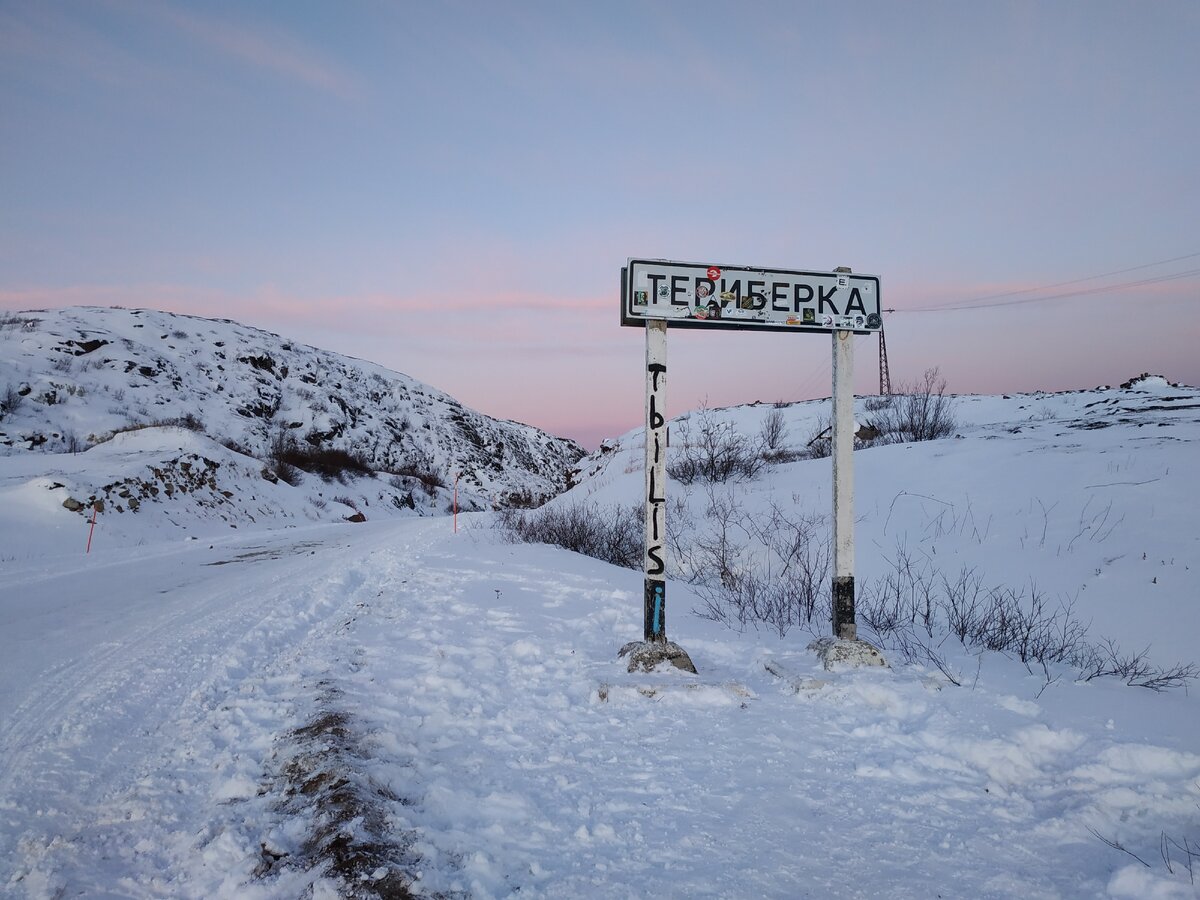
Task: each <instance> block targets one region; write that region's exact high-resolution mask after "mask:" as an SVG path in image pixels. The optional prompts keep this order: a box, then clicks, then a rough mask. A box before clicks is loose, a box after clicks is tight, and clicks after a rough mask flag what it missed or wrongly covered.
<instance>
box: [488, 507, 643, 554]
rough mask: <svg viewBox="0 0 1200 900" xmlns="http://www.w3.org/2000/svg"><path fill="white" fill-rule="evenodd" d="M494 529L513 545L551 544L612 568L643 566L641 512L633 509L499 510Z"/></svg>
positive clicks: (553, 508) (550, 508)
mask: <svg viewBox="0 0 1200 900" xmlns="http://www.w3.org/2000/svg"><path fill="white" fill-rule="evenodd" d="M497 526H498V527H499V528H500V530H501V531H502V532H503V533H504V535H505V537H506V538H507V539H508V540H510V541H512V542H514V543H523V544H552V545H554V546H556V547H562V548H563V549H564V550H572V551H574V552H575V553H582V554H584V555H585V556H591V557H593V558H595V559H600V560H603V561H604V562H609V563H612V564H613V565H617V566H623V567H624V568H627V569H636V568H638V567H639V566H640V565H641V564H642V510H641V509H640V508H638V507H636V506H600V505H599V504H595V503H577V504H574V505H572V506H544V507H542V508H541V509H536V510H517V509H505V510H501V511H500V513H499V515H498V517H497Z"/></svg>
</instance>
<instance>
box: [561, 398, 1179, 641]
mask: <svg viewBox="0 0 1200 900" xmlns="http://www.w3.org/2000/svg"><path fill="white" fill-rule="evenodd" d="M877 404H878V398H871V397H863V398H858V400H857V401H856V413H855V419H856V421H857V422H858V423H860V424H866V423H870V422H871V421H872V420H873V419H875V418H876V417H877V416H878V415H879V412H878V410H872V407H873V406H877ZM952 404H953V406H952V408H953V414H954V416H955V418H956V419H957V427H956V428H955V430H954V436H953V437H949V438H946V439H944V440H938V441H929V442H922V443H907V444H892V445H884V446H873V447H868V448H865V449H861V450H858V451H857V452H856V453H855V456H854V459H855V491H856V507H855V508H856V513H857V520H856V526H855V527H856V541H857V548H858V549H857V553H856V561H857V564H856V569H857V572H856V574H857V576H858V578H859V582H860V585H861V584H868V583H870V581H871V580H872V579H878V578H882V577H884V576H886V575H887V574H888V573H889V572H891V571H894V567H895V565H896V563H897V560H898V558H899V556H901V555H903V556H906V557H909V558H912V559H914V560H915V561H917V562H918V563H920V564H921V565H922V566H923V567H925V568H927V569H928V570H929V571H936V572H939V573H942V574H946V575H949V576H951V577H954V576H956V575H957V574H958V573H959V572H961V571H962V570H963V569H964V568H967V569H970V570H972V571H973V572H974V573H975V574H977V575H979V576H980V577H981V578H982V579H983V582H984V584H985V585H989V586H992V585H1005V586H1009V587H1012V588H1013V589H1014V590H1021V589H1025V590H1026V591H1029V590H1030V587H1031V585H1032V587H1033V588H1036V589H1037V591H1038V592H1040V593H1041V594H1042V595H1043V596H1045V597H1047V598H1049V599H1050V600H1051V603H1052V605H1053V606H1055V607H1057V606H1058V605H1059V604H1060V603H1067V604H1072V605H1073V607H1074V610H1075V614H1076V616H1078V617H1079V618H1080V619H1082V620H1083V621H1084V622H1088V623H1090V624H1091V629H1092V632H1093V634H1095V635H1099V636H1103V637H1105V638H1109V637H1116V636H1118V635H1119V636H1121V637H1122V638H1123V641H1122V643H1125V644H1128V645H1129V649H1138V650H1140V649H1142V648H1144V647H1147V646H1149V647H1150V648H1151V652H1152V654H1153V655H1154V656H1155V657H1156V658H1158V659H1159V660H1160V661H1163V662H1168V663H1169V662H1172V661H1175V660H1187V661H1197V660H1200V651H1197V650H1196V647H1195V640H1194V635H1196V634H1200V603H1197V602H1196V600H1197V596H1198V594H1197V588H1196V578H1195V576H1196V573H1197V572H1200V513H1198V512H1197V511H1198V510H1200V474H1198V470H1197V464H1198V461H1200V390H1198V389H1196V388H1194V387H1188V386H1177V385H1173V384H1171V383H1170V382H1168V381H1167V380H1165V379H1163V378H1161V377H1157V376H1140V377H1138V378H1136V379H1132V380H1131V381H1130V382H1128V383H1126V385H1124V386H1119V387H1112V388H1108V387H1103V388H1096V389H1093V390H1083V391H1068V392H1061V393H1033V394H1019V395H1016V394H1014V395H1010V396H961V397H956V398H953V401H952ZM775 412H778V413H779V414H781V415H782V418H783V429H784V433H785V436H784V438H783V439H782V440H781V442H780V448H779V449H780V450H781V451H784V452H783V454H782V455H783V457H784V458H785V459H786V458H787V457H788V453H787V451H795V452H796V453H799V452H801V451H804V450H805V449H806V448H807V445H808V442H809V440H810V439H811V438H812V436H813V435H814V434H817V433H819V432H820V431H821V430H822V429H823V428H825V427H826V426H827V425H828V421H829V402H828V400H818V401H810V402H804V403H796V404H792V405H789V406H786V407H782V408H779V409H776V408H775V407H773V406H771V405H765V404H757V405H751V406H738V407H730V408H727V409H714V410H707V411H700V412H693V413H690V414H687V415H684V416H680V417H679V418H678V419H676V420H674V421H673V422H672V423H671V434H672V437H671V440H672V447H671V449H670V450H669V451H668V464H670V460H671V459H672V458H673V456H672V455H673V454H674V455H676V456H675V458H677V455H678V454H681V453H683V452H685V448H684V444H685V443H686V442H687V441H688V440H689V438H688V434H689V432H690V433H693V434H695V433H698V432H699V431H700V429H701V420H706V422H707V423H708V427H709V428H710V429H712V428H714V427H715V428H717V429H719V428H721V427H724V426H728V427H729V428H730V429H731V432H732V433H736V434H740V435H742V436H744V437H746V438H747V439H748V441H750V442H751V443H753V442H754V441H755V440H757V438H758V436H759V435H760V434H761V433H762V430H763V423H764V421H765V419H766V418H767V417H768V416H770V415H772V414H773V413H775ZM643 452H644V451H643V446H642V440H641V431H640V430H635V431H633V432H630V433H629V434H627V435H624V436H623V437H621V438H620V439H617V440H614V441H610V442H607V443H606V444H605V445H604V446H602V447H601V448H600V450H599V451H597V452H596V453H594V454H592V455H590V456H589V457H587V458H585V459H584V460H582V461H581V463H580V470H579V473H578V474H577V475H576V479H577V481H578V484H577V485H576V486H575V487H573V488H572V489H571V490H570V491H568V492H566V493H564V494H562V495H560V496H559V497H557V498H555V500H554V501H552V502H553V503H554V504H562V505H573V504H577V503H601V504H605V505H612V504H618V503H622V504H629V503H639V502H640V497H641V491H642V487H641V484H642V477H643V476H642V458H643ZM831 490H832V475H831V467H830V461H829V460H828V459H799V460H796V461H792V462H784V463H780V464H775V465H768V466H765V467H764V468H763V470H762V472H761V473H760V474H759V475H758V476H757V477H755V478H754V479H751V480H748V481H742V482H736V483H735V482H731V483H730V484H726V485H715V486H709V485H705V484H703V483H699V482H697V483H695V484H693V485H690V486H685V485H681V484H678V483H673V482H668V485H667V499H668V515H667V525H668V531H674V532H675V535H674V543H675V546H676V549H677V550H681V551H682V552H676V553H675V554H674V555H673V556H671V557H670V560H669V563H668V564H669V566H673V567H674V569H673V571H674V574H676V575H677V576H679V577H689V576H690V574H691V573H690V571H688V569H687V559H686V558H684V557H686V556H687V554H688V552H689V550H690V549H691V548H695V547H697V546H703V545H707V544H708V543H710V542H711V532H712V519H713V510H714V500H717V501H721V504H720V505H731V506H732V507H733V508H735V510H736V514H735V515H734V516H733V517H732V521H734V522H735V524H736V523H737V522H740V521H746V520H753V521H756V522H766V521H768V520H769V519H770V516H771V511H772V509H773V508H775V507H782V508H783V510H784V512H785V513H786V514H787V515H789V516H790V517H791V518H792V519H793V520H798V519H800V518H807V519H808V520H810V521H814V522H817V523H818V524H819V525H820V527H823V528H824V529H826V531H824V532H822V533H823V534H827V528H828V521H827V517H828V514H829V512H830V508H831V506H832V501H831ZM672 510H679V511H684V510H686V512H683V515H682V516H680V515H674V516H673V515H672ZM672 519H674V522H675V524H674V525H673V524H672ZM684 520H686V521H684ZM1135 645H1136V647H1135Z"/></svg>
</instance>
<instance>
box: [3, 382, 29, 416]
mask: <svg viewBox="0 0 1200 900" xmlns="http://www.w3.org/2000/svg"><path fill="white" fill-rule="evenodd" d="M24 402H25V398H24V397H22V396H21V394H20V393H19V392H18V391H17V389H16V388H15V387H13V386H12V385H11V384H10V385H8V386H7V387H6V388H5V389H4V393H3V394H0V416H7V415H11V414H12V413H15V412H16V411H17V410H18V409H20V408H21V404H22V403H24Z"/></svg>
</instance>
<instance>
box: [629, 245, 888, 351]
mask: <svg viewBox="0 0 1200 900" xmlns="http://www.w3.org/2000/svg"><path fill="white" fill-rule="evenodd" d="M651 320H665V321H666V322H667V323H668V324H669V326H670V327H672V328H677V327H684V328H738V329H747V330H757V331H807V332H814V331H815V332H823V333H825V334H829V333H831V332H834V331H853V332H855V333H856V334H869V333H873V332H876V331H879V330H881V329H882V328H883V317H882V309H881V306H880V299H879V278H878V276H876V275H853V274H850V273H848V272H806V271H797V270H794V269H763V268H756V267H753V266H718V265H713V264H711V263H686V262H671V261H668V260H662V259H631V260H629V263H628V265H627V266H626V267H625V268H623V269H622V270H621V324H622V325H637V326H643V327H644V326H645V324H646V322H647V321H651Z"/></svg>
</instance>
